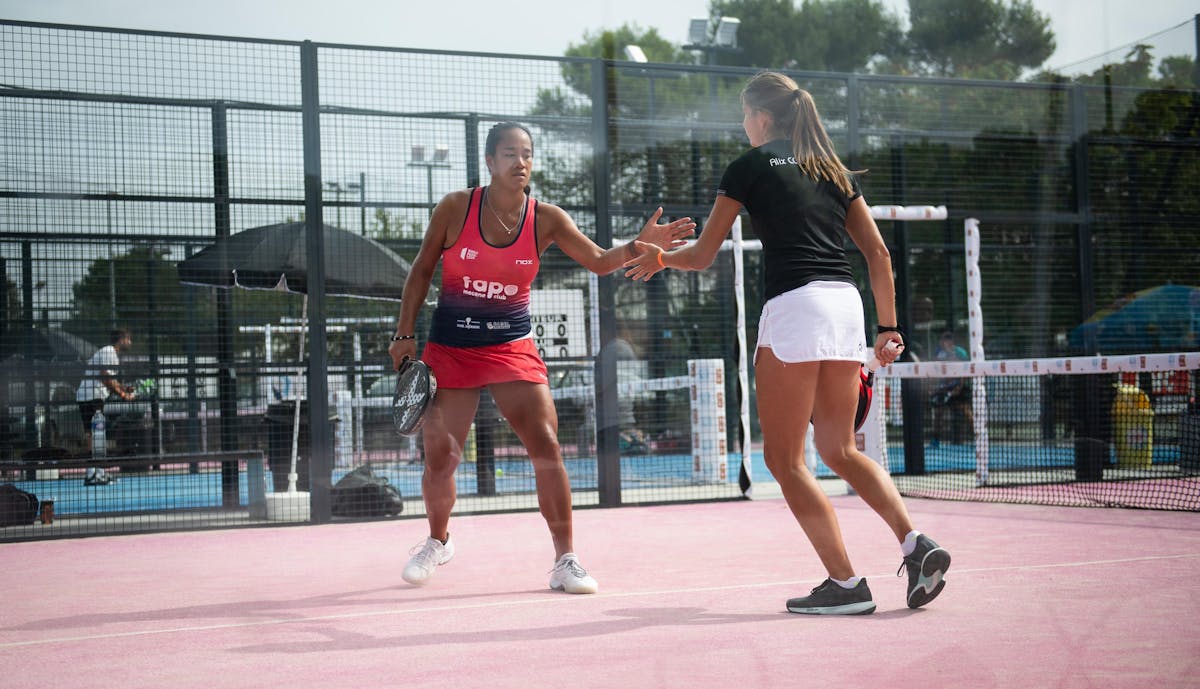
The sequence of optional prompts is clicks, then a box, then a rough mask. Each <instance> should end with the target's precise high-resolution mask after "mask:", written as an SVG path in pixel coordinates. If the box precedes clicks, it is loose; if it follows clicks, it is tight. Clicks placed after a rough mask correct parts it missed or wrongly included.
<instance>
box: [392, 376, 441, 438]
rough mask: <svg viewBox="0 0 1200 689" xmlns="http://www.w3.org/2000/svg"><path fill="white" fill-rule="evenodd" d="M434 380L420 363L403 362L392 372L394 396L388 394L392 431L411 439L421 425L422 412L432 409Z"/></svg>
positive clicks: (434, 390)
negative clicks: (394, 380) (389, 396)
mask: <svg viewBox="0 0 1200 689" xmlns="http://www.w3.org/2000/svg"><path fill="white" fill-rule="evenodd" d="M436 394H437V378H436V377H435V376H434V375H433V371H431V370H430V369H429V366H427V365H426V364H425V362H424V361H420V360H417V359H405V360H404V361H402V362H401V363H400V370H399V371H397V373H396V394H394V395H392V423H393V424H394V425H395V426H396V432H397V433H399V434H400V435H404V436H414V435H416V434H417V432H418V431H420V430H421V426H422V425H423V424H424V423H425V412H427V411H429V408H430V407H431V406H433V397H434V395H436Z"/></svg>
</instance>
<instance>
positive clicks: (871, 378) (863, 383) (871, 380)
mask: <svg viewBox="0 0 1200 689" xmlns="http://www.w3.org/2000/svg"><path fill="white" fill-rule="evenodd" d="M887 347H888V349H889V350H902V349H904V345H898V344H896V343H895V342H889V343H888V345H887ZM877 370H879V358H878V357H875V356H872V357H871V360H870V361H868V362H867V363H866V364H863V366H862V367H861V368H859V369H858V375H859V380H858V410H857V411H855V412H854V430H855V431H858V430H859V429H860V428H862V425H863V424H864V423H866V421H867V413H868V412H870V411H871V398H872V396H873V394H874V389H875V371H877Z"/></svg>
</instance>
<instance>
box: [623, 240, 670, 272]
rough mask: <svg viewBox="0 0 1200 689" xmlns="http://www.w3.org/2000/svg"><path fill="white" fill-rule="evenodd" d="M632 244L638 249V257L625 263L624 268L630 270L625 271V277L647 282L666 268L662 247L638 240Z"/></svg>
mask: <svg viewBox="0 0 1200 689" xmlns="http://www.w3.org/2000/svg"><path fill="white" fill-rule="evenodd" d="M632 244H633V245H634V247H635V248H636V249H637V255H636V256H634V257H633V258H631V259H629V260H628V261H625V263H624V266H625V267H626V268H628V270H626V271H625V277H627V278H631V279H633V280H641V281H642V282H645V281H646V280H649V279H650V278H652V277H654V274H655V273H658V272H659V271H661V270H663V269H664V268H666V266H664V265H663V262H662V255H663V250H662V247H659V246H656V245H654V244H647V243H646V242H640V241H638V240H636V239H635V240H633V242H632Z"/></svg>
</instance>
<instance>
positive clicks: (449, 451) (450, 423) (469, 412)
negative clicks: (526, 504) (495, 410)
mask: <svg viewBox="0 0 1200 689" xmlns="http://www.w3.org/2000/svg"><path fill="white" fill-rule="evenodd" d="M478 406H479V390H478V389H477V388H474V389H454V388H442V389H440V390H438V393H437V396H436V397H435V398H434V401H433V407H432V408H431V409H430V410H429V417H428V418H427V419H426V420H425V425H424V427H423V428H422V429H421V430H422V433H421V436H422V439H423V440H424V443H425V471H424V473H423V474H422V475H421V494H422V496H423V498H424V501H425V514H426V516H427V517H428V519H429V535H430V536H431V537H433V538H436V539H438V540H440V541H445V540H446V537H447V536H448V535H449V533H450V532H449V528H450V512H451V511H452V510H453V509H454V503H455V501H456V500H457V499H458V491H457V489H456V488H455V485H454V470H455V469H457V468H458V464H459V462H461V461H462V451H463V446H464V444H465V443H466V440H467V433H468V432H469V431H470V429H471V421H473V420H474V419H475V409H476V408H477V407H478Z"/></svg>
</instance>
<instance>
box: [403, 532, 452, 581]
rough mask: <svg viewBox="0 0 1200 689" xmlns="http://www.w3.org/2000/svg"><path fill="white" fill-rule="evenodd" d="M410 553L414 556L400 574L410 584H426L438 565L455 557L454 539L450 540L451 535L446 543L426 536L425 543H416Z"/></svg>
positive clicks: (447, 537)
mask: <svg viewBox="0 0 1200 689" xmlns="http://www.w3.org/2000/svg"><path fill="white" fill-rule="evenodd" d="M408 553H409V555H412V558H411V559H410V560H409V561H408V565H406V566H405V567H404V573H403V574H401V575H400V576H401V577H402V578H403V579H404V580H405V581H407V582H408V583H410V584H415V585H417V586H424V585H425V582H427V581H429V577H431V576H433V570H435V569H437V567H438V565H444V564H446V563H447V562H449V561H450V560H451V559H452V558H453V557H454V541H451V540H450V536H449V535H447V536H446V542H445V544H443V543H442V542H441V541H439V540H438V539H436V538H433V537H430V538H426V539H425V542H424V543H418V544H416V545H415V546H413V548H412V550H410V551H408Z"/></svg>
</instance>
